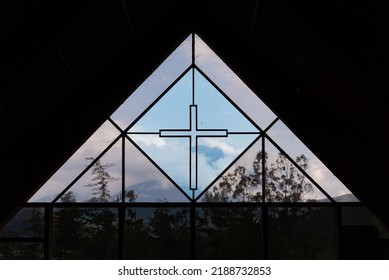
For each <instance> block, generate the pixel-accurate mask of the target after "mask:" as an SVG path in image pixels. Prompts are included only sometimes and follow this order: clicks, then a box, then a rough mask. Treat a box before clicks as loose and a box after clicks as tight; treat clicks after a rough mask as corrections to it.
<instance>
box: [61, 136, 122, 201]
mask: <svg viewBox="0 0 389 280" xmlns="http://www.w3.org/2000/svg"><path fill="white" fill-rule="evenodd" d="M121 158H122V142H121V141H120V140H119V141H118V142H116V144H115V145H113V146H112V147H111V149H109V150H108V151H107V152H106V153H105V154H104V155H103V156H102V157H101V158H100V159H99V160H98V161H97V162H96V163H95V164H94V165H93V166H92V167H91V168H90V169H89V170H88V171H87V172H86V173H85V174H84V175H83V176H82V177H81V178H80V179H79V180H78V181H77V182H76V183H75V184H74V185H73V186H72V187H71V188H70V189H69V190H68V191H67V192H66V193H65V194H64V195H63V196H62V197H61V198H60V199H59V200H58V202H117V201H120V199H121V197H122V191H121V190H122V180H121V178H122V160H121ZM93 160H94V158H85V166H87V165H89V164H90V163H91V162H92V161H93Z"/></svg>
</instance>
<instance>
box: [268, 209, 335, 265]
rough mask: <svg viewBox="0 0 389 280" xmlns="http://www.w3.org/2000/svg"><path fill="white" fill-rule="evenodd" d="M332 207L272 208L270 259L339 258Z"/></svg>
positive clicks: (269, 233)
mask: <svg viewBox="0 0 389 280" xmlns="http://www.w3.org/2000/svg"><path fill="white" fill-rule="evenodd" d="M334 213H335V211H334V209H332V208H311V207H293V208H292V207H289V208H282V207H277V208H269V216H268V217H269V221H268V227H269V231H268V237H269V259H272V260H282V259H285V260H292V259H297V260H313V259H318V260H321V259H336V258H337V252H336V248H337V246H336V229H335V214H334Z"/></svg>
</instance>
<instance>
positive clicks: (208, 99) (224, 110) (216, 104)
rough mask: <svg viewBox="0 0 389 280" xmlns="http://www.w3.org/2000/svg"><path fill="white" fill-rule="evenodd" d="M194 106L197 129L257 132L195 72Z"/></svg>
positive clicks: (221, 95) (220, 94)
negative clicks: (195, 107) (196, 106)
mask: <svg viewBox="0 0 389 280" xmlns="http://www.w3.org/2000/svg"><path fill="white" fill-rule="evenodd" d="M194 74H195V76H194V79H195V93H194V104H196V105H198V116H197V118H198V128H200V129H210V128H218V129H228V132H241V131H243V132H258V129H257V128H256V127H255V126H254V125H253V124H252V123H251V122H250V121H249V120H248V119H247V118H246V117H245V116H243V115H242V113H240V112H239V111H238V109H236V107H235V105H233V104H232V103H231V102H230V101H229V100H227V99H226V97H225V96H224V95H223V94H222V93H220V92H219V91H218V90H217V89H216V88H215V87H214V86H213V85H212V84H211V83H210V82H209V81H208V80H207V79H206V78H205V77H204V76H203V75H202V74H201V73H200V72H198V71H197V70H195V73H194Z"/></svg>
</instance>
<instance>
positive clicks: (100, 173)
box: [86, 157, 118, 202]
mask: <svg viewBox="0 0 389 280" xmlns="http://www.w3.org/2000/svg"><path fill="white" fill-rule="evenodd" d="M86 160H89V161H93V160H94V158H93V157H88V158H86ZM112 166H114V164H113V163H106V164H102V163H101V162H100V160H97V161H96V163H95V164H94V165H93V168H92V175H94V177H93V178H92V182H91V183H89V184H87V185H86V187H90V188H92V190H93V192H92V194H93V195H94V197H93V198H92V199H90V202H108V201H109V199H110V198H111V195H110V193H109V189H108V186H109V184H110V183H112V182H115V181H117V180H118V178H115V177H112V176H111V175H110V174H109V173H108V169H109V168H110V167H112Z"/></svg>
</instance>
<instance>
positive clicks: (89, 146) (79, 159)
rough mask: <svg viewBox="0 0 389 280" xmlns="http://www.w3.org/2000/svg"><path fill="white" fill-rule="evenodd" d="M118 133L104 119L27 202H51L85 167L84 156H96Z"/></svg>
mask: <svg viewBox="0 0 389 280" xmlns="http://www.w3.org/2000/svg"><path fill="white" fill-rule="evenodd" d="M118 135H119V131H118V130H117V129H116V128H115V127H114V126H113V125H112V124H111V123H110V122H109V121H106V122H105V123H103V125H102V126H101V127H100V128H99V129H98V130H96V131H95V133H94V134H93V135H92V136H91V137H90V138H89V139H88V140H87V141H86V142H85V143H84V144H83V145H82V146H81V147H80V148H79V149H78V150H77V151H76V152H75V153H74V154H73V155H72V156H71V157H70V158H69V159H68V160H67V161H66V162H65V164H64V165H62V166H61V168H59V169H58V171H57V172H56V173H55V174H54V175H53V176H52V177H51V178H50V179H49V180H48V181H47V182H46V183H45V184H44V185H43V186H42V187H41V188H40V189H39V190H38V191H37V192H36V193H35V195H34V196H33V197H32V198H31V199H30V200H29V202H51V201H52V200H53V199H54V198H56V196H57V195H58V194H59V193H60V192H61V191H62V190H64V189H65V188H66V187H67V186H68V185H69V184H70V183H71V182H72V181H73V179H74V178H76V177H77V176H78V175H79V174H80V173H81V172H82V171H83V170H84V169H85V158H87V157H97V156H98V155H99V154H100V153H101V152H102V151H103V150H104V149H105V148H107V147H108V145H109V144H111V143H112V141H113V140H114V139H115V138H116V137H117V136H118Z"/></svg>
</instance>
